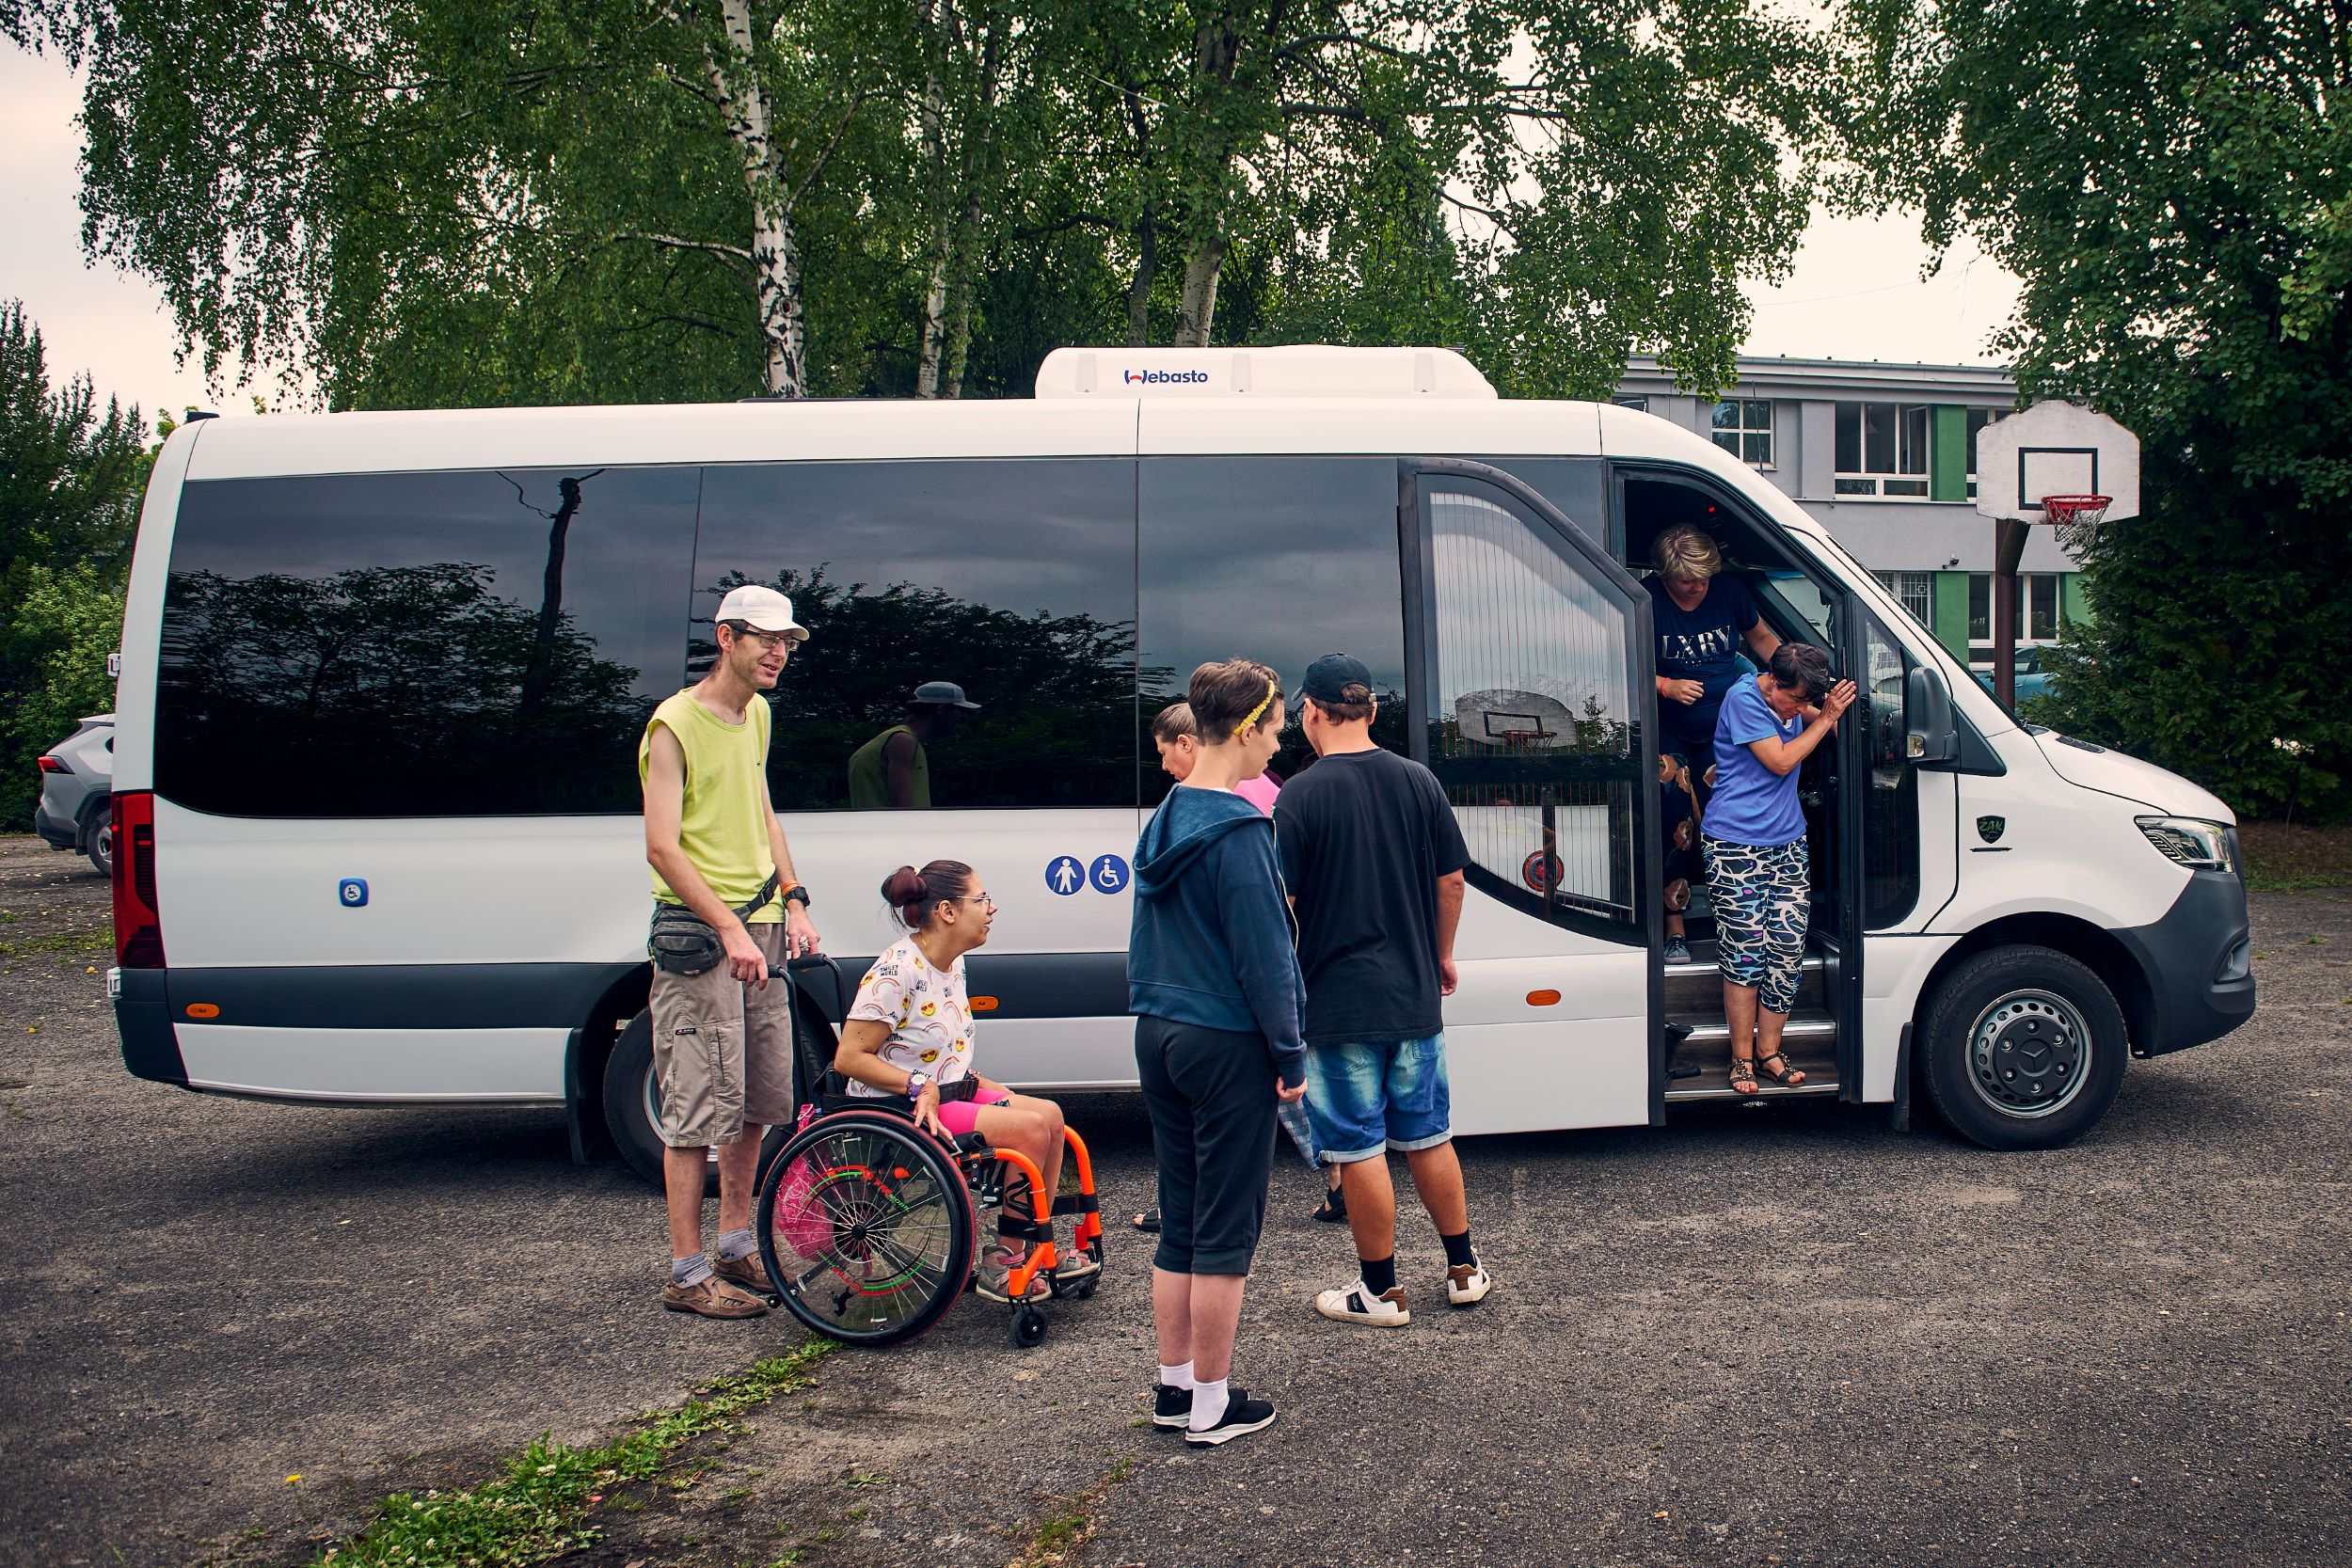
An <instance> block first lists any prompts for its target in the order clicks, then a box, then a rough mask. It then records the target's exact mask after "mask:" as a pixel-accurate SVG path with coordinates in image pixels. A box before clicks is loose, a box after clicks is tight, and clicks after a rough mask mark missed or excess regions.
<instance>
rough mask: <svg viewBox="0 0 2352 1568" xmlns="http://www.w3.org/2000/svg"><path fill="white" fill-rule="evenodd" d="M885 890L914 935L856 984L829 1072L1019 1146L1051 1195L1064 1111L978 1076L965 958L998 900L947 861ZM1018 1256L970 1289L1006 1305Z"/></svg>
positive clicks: (928, 1119) (857, 1092)
mask: <svg viewBox="0 0 2352 1568" xmlns="http://www.w3.org/2000/svg"><path fill="white" fill-rule="evenodd" d="M882 900H883V902H885V903H887V904H888V905H889V906H890V909H891V912H892V914H893V915H894V916H895V917H896V918H897V920H898V924H899V925H900V926H902V927H905V929H906V933H907V934H906V935H905V936H903V937H901V938H899V939H898V941H897V942H893V943H891V944H890V946H889V948H888V949H887V950H886V951H884V952H883V953H882V957H880V958H876V959H875V960H874V964H873V967H872V968H871V969H868V970H867V971H866V978H865V979H864V980H862V981H861V982H859V984H858V989H857V1000H856V1002H854V1003H853V1004H851V1005H850V1010H849V1016H848V1019H847V1021H846V1022H844V1023H843V1025H842V1029H841V1047H840V1050H839V1051H838V1052H837V1053H835V1054H834V1064H833V1065H834V1070H835V1071H837V1072H839V1073H840V1074H841V1075H842V1076H843V1077H845V1078H847V1079H849V1080H850V1095H851V1097H852V1098H864V1099H892V1098H896V1099H898V1100H900V1101H911V1102H912V1104H913V1108H914V1120H915V1122H916V1123H917V1124H918V1125H919V1126H921V1127H923V1128H925V1129H926V1130H927V1131H929V1132H934V1133H937V1134H938V1135H940V1136H942V1137H946V1138H954V1137H961V1136H962V1135H964V1134H966V1133H977V1134H978V1135H979V1137H980V1138H981V1139H982V1140H983V1141H984V1142H986V1143H987V1145H988V1146H989V1147H990V1148H1004V1149H1014V1150H1018V1151H1019V1152H1020V1153H1021V1154H1023V1155H1025V1156H1026V1157H1027V1159H1028V1160H1029V1162H1030V1164H1034V1165H1035V1166H1036V1167H1037V1169H1038V1172H1039V1174H1040V1175H1041V1176H1042V1177H1043V1178H1044V1180H1045V1190H1046V1196H1047V1197H1048V1199H1049V1200H1050V1198H1051V1197H1052V1196H1053V1194H1054V1193H1055V1192H1056V1191H1057V1190H1058V1188H1059V1185H1060V1180H1061V1163H1062V1149H1063V1139H1062V1119H1061V1107H1060V1106H1058V1105H1057V1104H1055V1103H1054V1102H1053V1101H1050V1100H1040V1099H1037V1098H1035V1097H1034V1096H1031V1095H1025V1094H1015V1093H1013V1092H1012V1091H1011V1090H1010V1089H1008V1088H1007V1087H1005V1086H1004V1085H1002V1084H998V1083H995V1082H993V1081H992V1080H990V1079H988V1078H984V1077H982V1076H981V1075H980V1074H978V1073H977V1072H975V1071H973V1070H972V1043H973V1024H972V1007H971V1003H970V1000H969V998H968V996H967V994H966V992H965V990H964V983H963V956H964V955H965V954H966V953H969V952H971V951H972V950H973V949H974V948H976V947H978V946H979V945H980V944H981V943H983V942H987V941H988V928H989V926H990V923H991V922H992V921H993V920H994V919H995V916H996V901H995V900H994V899H993V898H991V897H990V896H989V895H988V894H987V892H986V890H985V889H983V888H982V887H981V885H980V880H979V878H978V877H977V875H976V874H975V873H974V872H973V870H972V868H971V867H970V866H968V865H965V864H964V863H962V862H961V861H946V860H941V861H933V862H931V863H930V864H929V865H926V866H924V867H923V869H922V870H920V871H917V870H916V869H915V868H914V867H913V866H911V865H902V866H900V867H899V868H898V870H896V871H894V872H892V873H891V874H890V875H889V876H888V877H887V878H885V879H883V881H882ZM1021 1184H1023V1185H1025V1180H1024V1181H1023V1182H1022V1183H1021ZM1017 1261H1019V1258H1018V1256H1017V1255H1016V1254H1014V1253H1012V1252H1011V1251H1010V1250H1009V1249H1008V1248H1004V1247H997V1248H993V1249H991V1251H990V1252H989V1253H988V1254H987V1255H986V1256H985V1257H983V1259H981V1267H980V1277H979V1282H978V1284H977V1286H976V1287H975V1288H976V1289H977V1291H979V1293H980V1294H982V1295H984V1296H989V1297H991V1298H992V1299H993V1300H997V1301H1003V1300H1005V1299H1006V1288H1005V1281H1006V1274H1007V1272H1008V1270H1009V1268H1010V1267H1011V1265H1012V1264H1013V1263H1015V1262H1017ZM1100 1267H1101V1265H1100V1264H1099V1263H1095V1262H1093V1261H1092V1260H1091V1259H1088V1258H1086V1257H1085V1256H1084V1255H1083V1254H1079V1255H1077V1256H1076V1257H1075V1258H1073V1260H1072V1261H1071V1262H1069V1263H1067V1264H1065V1265H1063V1266H1062V1267H1061V1268H1060V1269H1059V1270H1058V1271H1057V1272H1058V1274H1059V1275H1060V1277H1061V1278H1062V1279H1063V1280H1064V1281H1065V1282H1067V1281H1068V1280H1071V1279H1073V1278H1076V1277H1079V1276H1081V1275H1085V1274H1089V1273H1091V1272H1094V1271H1095V1270H1097V1269H1099V1268H1100ZM1030 1291H1031V1294H1033V1295H1036V1296H1040V1297H1042V1296H1044V1295H1047V1294H1050V1293H1051V1286H1050V1285H1049V1284H1048V1282H1047V1281H1046V1280H1045V1279H1043V1278H1042V1277H1040V1278H1038V1279H1036V1280H1034V1281H1033V1282H1032V1283H1031V1287H1030Z"/></svg>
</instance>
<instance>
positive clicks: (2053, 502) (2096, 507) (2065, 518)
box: [2042, 496, 2115, 528]
mask: <svg viewBox="0 0 2352 1568" xmlns="http://www.w3.org/2000/svg"><path fill="white" fill-rule="evenodd" d="M2114 504H2115V498H2114V497H2112V496H2044V497H2042V521H2043V522H2045V523H2055V524H2057V525H2058V527H2059V528H2096V527H2098V526H2099V524H2100V522H2101V520H2102V519H2104V518H2105V517H2106V515H2107V508H2108V507H2110V506H2112V505H2114Z"/></svg>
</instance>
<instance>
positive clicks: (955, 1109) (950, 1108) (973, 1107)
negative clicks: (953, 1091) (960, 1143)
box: [939, 1100, 1004, 1138]
mask: <svg viewBox="0 0 2352 1568" xmlns="http://www.w3.org/2000/svg"><path fill="white" fill-rule="evenodd" d="M1003 1103H1004V1101H996V1100H991V1101H980V1100H951V1101H946V1103H944V1104H942V1105H941V1106H940V1107H939V1125H940V1126H942V1127H945V1128H946V1130H947V1131H948V1132H951V1133H953V1134H955V1135H956V1136H957V1137H959V1138H961V1137H962V1136H963V1135H964V1134H965V1133H966V1132H977V1131H979V1126H980V1113H981V1112H982V1111H984V1110H989V1109H993V1108H994V1107H995V1106H997V1105H1001V1104H1003Z"/></svg>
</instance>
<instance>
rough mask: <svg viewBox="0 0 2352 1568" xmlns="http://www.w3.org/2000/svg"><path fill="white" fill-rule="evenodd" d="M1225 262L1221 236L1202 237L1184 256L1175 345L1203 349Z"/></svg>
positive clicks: (1207, 342) (1207, 338) (1177, 308)
mask: <svg viewBox="0 0 2352 1568" xmlns="http://www.w3.org/2000/svg"><path fill="white" fill-rule="evenodd" d="M1224 264H1225V241H1224V239H1223V238H1222V237H1218V238H1216V239H1210V240H1203V241H1202V242H1200V245H1199V247H1198V248H1196V249H1195V250H1194V251H1193V253H1192V254H1191V255H1190V256H1187V257H1186V258H1184V293H1183V294H1182V295H1181V296H1179V298H1178V300H1177V302H1176V346H1177V347H1178V348H1206V347H1208V346H1209V327H1210V325H1212V324H1213V323H1214V322H1215V321H1216V275H1217V269H1218V268H1220V267H1222V266H1223V265H1224Z"/></svg>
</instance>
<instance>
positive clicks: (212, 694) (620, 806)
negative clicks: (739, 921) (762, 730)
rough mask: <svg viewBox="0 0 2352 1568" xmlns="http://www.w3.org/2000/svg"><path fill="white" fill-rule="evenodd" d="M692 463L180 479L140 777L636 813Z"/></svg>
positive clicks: (664, 664)
mask: <svg viewBox="0 0 2352 1568" xmlns="http://www.w3.org/2000/svg"><path fill="white" fill-rule="evenodd" d="M696 483H697V470H695V469H693V468H691V467H682V468H592V469H581V470H565V471H556V470H550V469H508V470H504V471H496V472H463V473H412V474H341V475H331V476H321V477H304V478H294V479H250V480H210V481H203V482H199V483H192V484H189V485H188V486H187V487H186V488H185V490H184V491H183V493H182V497H181V503H180V516H179V521H178V524H177V527H176V529H175V531H174V534H173V539H172V549H171V571H170V579H169V586H168V587H167V590H166V594H165V601H164V624H163V652H162V660H161V668H160V671H159V686H158V690H157V700H156V713H155V787H156V789H157V790H158V792H160V793H161V794H163V795H164V796H165V797H167V799H169V800H176V801H178V802H179V803H180V804H182V805H185V806H192V807H194V808H196V809H198V810H199V811H209V812H220V813H226V814H230V815H233V816H498V815H502V814H503V815H512V814H530V813H568V812H588V813H608V812H619V813H626V812H635V811H637V810H639V809H640V800H639V793H638V785H637V737H638V733H639V731H640V730H641V729H642V728H643V726H644V719H645V715H646V714H648V713H649V712H651V711H652V708H653V705H654V704H655V703H657V702H659V701H660V699H661V698H663V697H665V696H667V695H669V694H670V693H671V692H672V691H675V690H676V689H677V685H678V676H679V674H680V673H681V672H682V669H683V666H684V662H685V651H686V611H687V603H688V586H689V585H688V577H687V574H688V570H689V568H690V566H691V561H692V554H693V537H694V534H693V530H694V497H695V486H696Z"/></svg>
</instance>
